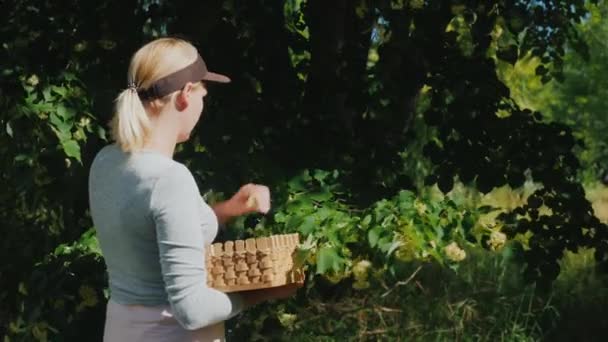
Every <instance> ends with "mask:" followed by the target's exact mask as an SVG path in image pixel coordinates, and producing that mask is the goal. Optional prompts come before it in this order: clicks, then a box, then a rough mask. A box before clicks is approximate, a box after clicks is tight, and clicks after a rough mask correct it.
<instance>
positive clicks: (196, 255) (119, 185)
mask: <svg viewBox="0 0 608 342" xmlns="http://www.w3.org/2000/svg"><path fill="white" fill-rule="evenodd" d="M129 80H130V81H129V85H128V88H127V89H125V90H124V91H123V92H122V93H121V94H120V95H119V96H118V98H117V100H116V112H115V116H114V118H113V120H112V123H111V126H112V135H113V138H114V140H115V141H116V143H115V144H112V145H109V146H106V147H104V148H103V149H102V150H101V151H100V152H99V153H98V155H97V156H96V157H95V160H94V162H93V164H92V166H91V170H90V177H89V202H90V208H91V215H92V218H93V223H94V225H95V227H96V230H97V237H98V239H99V243H100V246H101V250H102V253H103V256H104V260H105V263H106V266H107V270H108V275H109V287H110V300H109V302H108V307H107V317H106V323H105V331H104V341H108V342H114V341H118V342H122V341H129V342H134V341H221V340H224V330H223V329H224V328H223V321H224V320H226V319H229V318H231V317H233V316H235V315H236V314H237V313H239V312H240V311H241V310H243V309H244V308H246V307H248V306H251V305H254V304H256V303H259V302H261V301H264V300H269V299H278V298H286V297H288V296H290V295H292V294H293V293H294V292H295V290H296V288H295V287H294V286H285V287H279V288H274V289H268V290H259V291H249V292H243V293H240V294H224V293H222V292H219V291H217V290H214V289H212V288H208V287H207V286H206V280H207V273H206V270H205V264H204V255H205V253H204V248H205V245H208V244H209V243H211V242H212V241H213V239H214V238H215V236H216V234H217V230H218V223H219V224H221V223H224V222H226V221H227V220H229V219H230V218H231V217H234V216H239V215H244V214H247V213H250V212H253V211H259V212H262V213H266V212H267V211H268V210H269V208H270V195H269V191H268V188H267V187H265V186H261V185H255V184H247V185H245V186H243V187H242V188H241V189H240V190H239V191H238V192H237V193H236V194H235V195H234V196H233V197H232V198H230V199H229V200H228V201H226V202H223V203H220V204H218V205H216V206H214V207H213V208H210V207H209V206H208V205H207V204H206V203H205V202H204V201H203V199H202V198H201V196H200V192H199V190H198V188H197V185H196V183H195V181H194V178H193V177H192V174H191V173H190V171H189V170H188V169H187V168H186V166H184V165H183V164H180V163H178V162H176V161H174V160H173V152H174V150H175V146H176V144H178V143H181V142H184V141H186V140H188V137H189V136H190V133H191V131H192V129H193V128H194V126H195V125H196V123H197V121H198V119H199V118H200V115H201V113H202V110H203V98H204V96H205V95H206V94H207V90H206V88H205V83H204V82H220V83H227V82H229V81H230V79H229V78H228V77H226V76H223V75H220V74H216V73H212V72H209V71H208V70H207V67H206V65H205V63H204V62H203V60H202V58H201V57H200V56H199V54H198V52H197V50H196V48H195V47H193V46H192V45H191V44H189V43H188V42H186V41H183V40H180V39H175V38H162V39H157V40H155V41H152V42H150V43H148V44H146V45H145V46H143V47H142V48H140V49H139V50H138V51H137V52H136V53H135V55H134V56H133V58H132V59H131V63H130V66H129ZM248 203H249V205H248ZM251 203H255V205H254V206H252V205H251Z"/></svg>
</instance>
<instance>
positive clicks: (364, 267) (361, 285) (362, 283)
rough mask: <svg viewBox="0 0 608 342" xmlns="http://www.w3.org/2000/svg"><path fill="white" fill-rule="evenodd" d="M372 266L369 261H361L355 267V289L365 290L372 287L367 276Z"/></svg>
mask: <svg viewBox="0 0 608 342" xmlns="http://www.w3.org/2000/svg"><path fill="white" fill-rule="evenodd" d="M371 266H372V263H371V262H369V260H361V261H359V262H358V263H356V264H355V266H353V275H354V276H355V282H354V283H353V288H355V289H357V290H363V289H367V288H369V287H370V283H369V282H368V281H367V276H368V272H369V269H370V267H371Z"/></svg>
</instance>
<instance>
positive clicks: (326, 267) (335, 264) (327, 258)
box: [317, 247, 344, 274]
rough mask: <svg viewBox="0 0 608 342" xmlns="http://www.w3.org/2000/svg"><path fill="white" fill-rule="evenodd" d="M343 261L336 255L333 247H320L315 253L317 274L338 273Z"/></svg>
mask: <svg viewBox="0 0 608 342" xmlns="http://www.w3.org/2000/svg"><path fill="white" fill-rule="evenodd" d="M343 264H344V259H343V258H342V257H340V256H339V255H338V252H337V251H336V248H335V247H322V248H321V249H319V252H318V253H317V274H325V273H327V271H334V272H338V271H340V270H341V269H342V265H343Z"/></svg>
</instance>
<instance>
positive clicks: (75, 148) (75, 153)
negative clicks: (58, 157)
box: [61, 139, 81, 161]
mask: <svg viewBox="0 0 608 342" xmlns="http://www.w3.org/2000/svg"><path fill="white" fill-rule="evenodd" d="M61 146H62V147H63V151H65V154H66V155H67V156H68V157H72V158H74V159H76V160H78V161H81V160H80V145H78V143H77V142H76V141H75V140H71V139H70V140H64V141H62V142H61Z"/></svg>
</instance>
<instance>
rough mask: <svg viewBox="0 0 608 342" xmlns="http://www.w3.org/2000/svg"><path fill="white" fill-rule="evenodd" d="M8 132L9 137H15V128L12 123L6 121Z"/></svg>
mask: <svg viewBox="0 0 608 342" xmlns="http://www.w3.org/2000/svg"><path fill="white" fill-rule="evenodd" d="M6 134H8V136H9V137H11V138H12V137H13V128H12V127H11V123H10V122H7V123H6Z"/></svg>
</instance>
